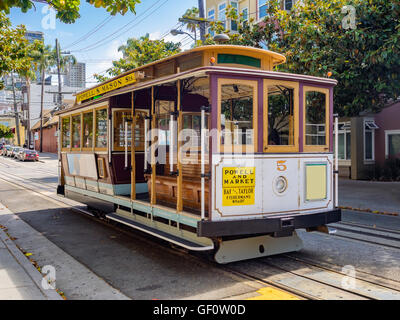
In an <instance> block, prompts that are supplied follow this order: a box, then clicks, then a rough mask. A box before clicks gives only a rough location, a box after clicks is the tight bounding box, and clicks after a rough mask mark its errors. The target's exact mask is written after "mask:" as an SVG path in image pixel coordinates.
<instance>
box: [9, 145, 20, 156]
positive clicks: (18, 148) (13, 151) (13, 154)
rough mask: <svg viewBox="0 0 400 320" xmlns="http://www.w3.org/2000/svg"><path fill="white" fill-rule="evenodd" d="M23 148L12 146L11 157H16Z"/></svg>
mask: <svg viewBox="0 0 400 320" xmlns="http://www.w3.org/2000/svg"><path fill="white" fill-rule="evenodd" d="M21 149H22V148H21V147H14V148H12V151H11V155H10V157H11V158H16V156H17V153H18V152H19V151H20V150H21Z"/></svg>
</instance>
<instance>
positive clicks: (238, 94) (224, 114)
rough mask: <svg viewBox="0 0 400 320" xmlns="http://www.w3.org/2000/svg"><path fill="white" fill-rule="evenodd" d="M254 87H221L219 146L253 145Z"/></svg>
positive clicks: (232, 85) (226, 85) (231, 85)
mask: <svg viewBox="0 0 400 320" xmlns="http://www.w3.org/2000/svg"><path fill="white" fill-rule="evenodd" d="M253 109H254V87H253V86H250V85H244V84H224V85H222V86H221V134H222V136H221V144H222V145H224V146H228V147H233V146H235V145H254V123H253V115H254V112H253Z"/></svg>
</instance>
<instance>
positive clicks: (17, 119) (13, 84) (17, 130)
mask: <svg viewBox="0 0 400 320" xmlns="http://www.w3.org/2000/svg"><path fill="white" fill-rule="evenodd" d="M11 81H12V89H13V98H14V114H15V131H16V132H17V143H18V146H21V136H20V133H19V114H18V106H17V97H16V95H15V79H14V72H11Z"/></svg>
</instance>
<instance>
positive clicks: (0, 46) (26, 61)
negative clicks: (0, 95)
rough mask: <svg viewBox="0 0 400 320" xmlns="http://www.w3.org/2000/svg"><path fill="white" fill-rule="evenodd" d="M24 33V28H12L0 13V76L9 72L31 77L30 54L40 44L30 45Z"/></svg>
mask: <svg viewBox="0 0 400 320" xmlns="http://www.w3.org/2000/svg"><path fill="white" fill-rule="evenodd" d="M25 32H26V29H25V26H18V27H16V28H12V27H11V22H10V20H9V19H8V18H7V17H6V16H5V14H4V13H1V12H0V76H2V75H4V74H7V73H11V72H16V73H18V74H19V75H21V76H26V77H29V76H32V62H33V58H32V56H31V52H33V51H35V50H37V49H38V48H39V47H40V43H38V42H35V43H33V44H30V43H29V41H28V40H27V39H26V38H25Z"/></svg>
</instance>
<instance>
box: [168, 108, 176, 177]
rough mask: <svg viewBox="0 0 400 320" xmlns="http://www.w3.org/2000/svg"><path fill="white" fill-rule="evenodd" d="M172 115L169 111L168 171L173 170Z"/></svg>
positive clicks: (173, 134) (173, 135) (171, 171)
mask: <svg viewBox="0 0 400 320" xmlns="http://www.w3.org/2000/svg"><path fill="white" fill-rule="evenodd" d="M174 138H175V132H174V115H173V114H172V113H171V115H170V118H169V172H170V173H173V172H174V148H175V146H174Z"/></svg>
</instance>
